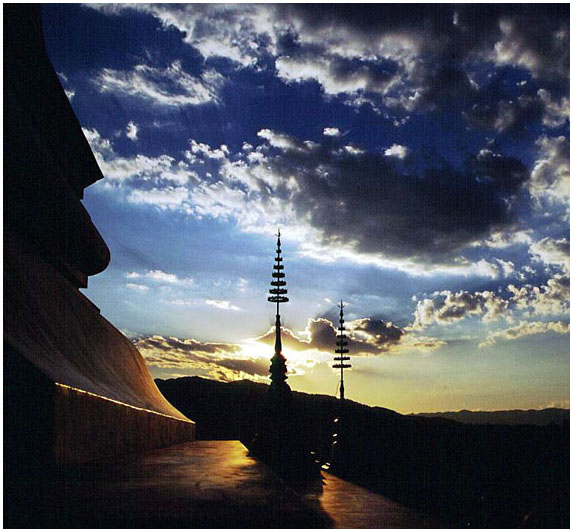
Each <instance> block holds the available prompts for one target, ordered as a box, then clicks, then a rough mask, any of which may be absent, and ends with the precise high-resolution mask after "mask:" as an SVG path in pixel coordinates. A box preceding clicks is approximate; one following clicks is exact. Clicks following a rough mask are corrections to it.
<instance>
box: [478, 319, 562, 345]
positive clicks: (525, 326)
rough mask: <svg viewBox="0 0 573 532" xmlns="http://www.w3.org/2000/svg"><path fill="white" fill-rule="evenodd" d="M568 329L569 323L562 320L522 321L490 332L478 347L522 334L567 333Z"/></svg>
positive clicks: (518, 336)
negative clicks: (513, 325)
mask: <svg viewBox="0 0 573 532" xmlns="http://www.w3.org/2000/svg"><path fill="white" fill-rule="evenodd" d="M570 329H571V327H570V325H569V324H568V323H565V322H563V321H549V322H542V321H530V322H526V321H522V322H520V324H519V325H517V326H515V327H511V328H509V329H504V330H502V331H495V332H492V333H490V334H489V335H488V337H487V338H486V339H485V340H484V341H483V342H481V343H480V344H479V347H490V346H492V345H495V344H496V343H497V342H499V341H508V340H517V339H519V338H523V337H524V336H532V335H539V334H547V333H550V332H553V333H557V334H568V333H569V331H570Z"/></svg>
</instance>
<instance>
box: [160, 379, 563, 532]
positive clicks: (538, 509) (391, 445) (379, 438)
mask: <svg viewBox="0 0 573 532" xmlns="http://www.w3.org/2000/svg"><path fill="white" fill-rule="evenodd" d="M156 382H157V385H158V387H159V389H160V390H161V392H162V393H163V394H164V396H165V397H166V398H167V399H168V400H169V401H170V402H171V403H172V404H173V405H174V406H175V407H176V408H177V409H179V410H180V411H181V412H182V413H183V414H185V415H186V416H188V417H190V418H191V419H193V420H195V421H196V423H197V436H198V438H199V439H240V440H241V441H242V442H243V443H244V444H245V445H246V446H247V447H249V445H250V444H251V442H252V440H253V437H254V435H255V433H256V431H257V427H258V423H259V416H260V405H261V404H262V403H263V402H264V397H265V394H266V391H267V386H266V385H265V384H260V383H254V382H250V381H236V382H229V383H223V382H217V381H212V380H208V379H203V378H200V377H183V378H178V379H168V380H162V379H157V380H156ZM291 400H292V410H293V412H294V413H295V415H296V420H297V431H296V434H294V435H293V436H292V437H294V438H299V439H300V442H302V443H304V445H305V446H306V447H307V448H308V449H311V450H312V451H313V452H314V453H315V456H316V457H317V459H318V460H319V461H321V462H322V463H323V464H327V463H328V464H330V471H331V472H333V473H334V474H336V475H338V476H340V477H342V478H345V479H347V480H351V481H352V482H354V483H356V484H359V485H362V486H364V487H367V488H369V489H371V490H373V491H376V492H378V493H381V494H383V495H384V496H387V497H389V498H390V499H393V500H396V501H398V502H401V503H403V504H405V505H407V506H409V507H411V508H415V509H417V510H419V511H422V512H424V513H426V514H429V515H432V516H434V517H435V518H437V519H438V520H439V521H440V522H442V523H446V524H448V525H452V526H456V527H464V528H466V527H468V526H469V527H478V528H489V527H502V528H505V527H514V526H522V525H527V526H534V527H543V528H547V527H551V528H553V527H556V528H562V527H568V526H569V422H568V419H567V421H563V422H562V423H559V424H557V423H553V424H549V425H546V426H539V425H533V424H529V425H478V424H466V423H459V422H456V421H452V420H449V419H444V418H441V417H430V418H428V417H424V416H411V415H402V414H399V413H397V412H394V411H392V410H388V409H386V408H382V407H369V406H366V405H363V404H360V403H356V402H353V401H350V400H347V401H345V404H344V410H343V413H342V418H341V419H342V422H343V423H342V427H338V428H337V427H336V425H335V423H334V419H335V418H339V417H340V410H339V408H340V403H339V400H338V399H336V398H335V397H331V396H326V395H313V394H307V393H301V392H292V399H291ZM340 428H342V434H338V435H337V437H336V439H337V440H338V442H339V451H338V452H337V454H336V455H333V453H332V449H333V447H332V442H333V432H334V431H337V430H338V431H340Z"/></svg>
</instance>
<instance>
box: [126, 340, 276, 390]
mask: <svg viewBox="0 0 573 532" xmlns="http://www.w3.org/2000/svg"><path fill="white" fill-rule="evenodd" d="M134 344H135V346H136V347H137V349H138V350H139V351H140V352H141V354H142V355H143V357H144V359H145V361H146V362H147V364H148V365H149V366H150V367H151V368H152V369H154V368H155V369H167V368H172V369H179V370H184V371H185V372H186V373H188V374H200V375H204V376H207V377H209V378H213V379H216V380H223V381H231V380H239V379H245V378H249V379H252V380H258V381H266V380H267V376H268V374H269V360H268V358H253V357H249V356H247V355H245V354H244V353H243V351H242V347H241V346H240V345H238V344H228V343H212V342H199V341H198V340H194V339H180V338H176V337H168V338H167V337H163V336H160V335H153V336H144V337H140V338H136V339H135V340H134Z"/></svg>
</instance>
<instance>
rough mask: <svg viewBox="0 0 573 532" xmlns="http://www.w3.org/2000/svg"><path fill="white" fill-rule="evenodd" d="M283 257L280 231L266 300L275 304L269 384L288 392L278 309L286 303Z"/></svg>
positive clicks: (273, 387)
mask: <svg viewBox="0 0 573 532" xmlns="http://www.w3.org/2000/svg"><path fill="white" fill-rule="evenodd" d="M282 262H283V259H282V257H281V232H280V229H279V232H278V234H277V256H276V257H275V264H274V266H273V274H272V276H273V280H272V281H271V289H270V290H269V293H270V294H271V295H270V296H269V297H268V300H269V301H270V302H271V303H276V304H277V315H276V322H275V334H276V337H275V354H274V355H273V357H272V358H271V367H270V373H271V386H270V391H272V392H290V387H289V385H288V384H287V383H286V380H287V375H286V373H287V368H286V359H285V357H284V355H283V353H282V350H283V346H282V342H281V316H280V311H279V304H280V303H287V302H288V297H286V293H287V290H286V288H285V286H286V281H285V280H284V278H285V273H284V265H283V264H282Z"/></svg>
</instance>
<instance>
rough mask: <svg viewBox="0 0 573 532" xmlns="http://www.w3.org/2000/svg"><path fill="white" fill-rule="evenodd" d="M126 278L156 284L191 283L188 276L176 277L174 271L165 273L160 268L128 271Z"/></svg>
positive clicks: (184, 284)
mask: <svg viewBox="0 0 573 532" xmlns="http://www.w3.org/2000/svg"><path fill="white" fill-rule="evenodd" d="M125 277H126V278H127V279H138V280H140V281H144V280H147V281H151V282H154V283H158V284H171V285H181V286H189V285H192V284H193V279H191V278H190V277H178V276H177V275H176V274H174V273H167V272H164V271H162V270H145V271H143V272H128V273H126V274H125Z"/></svg>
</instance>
